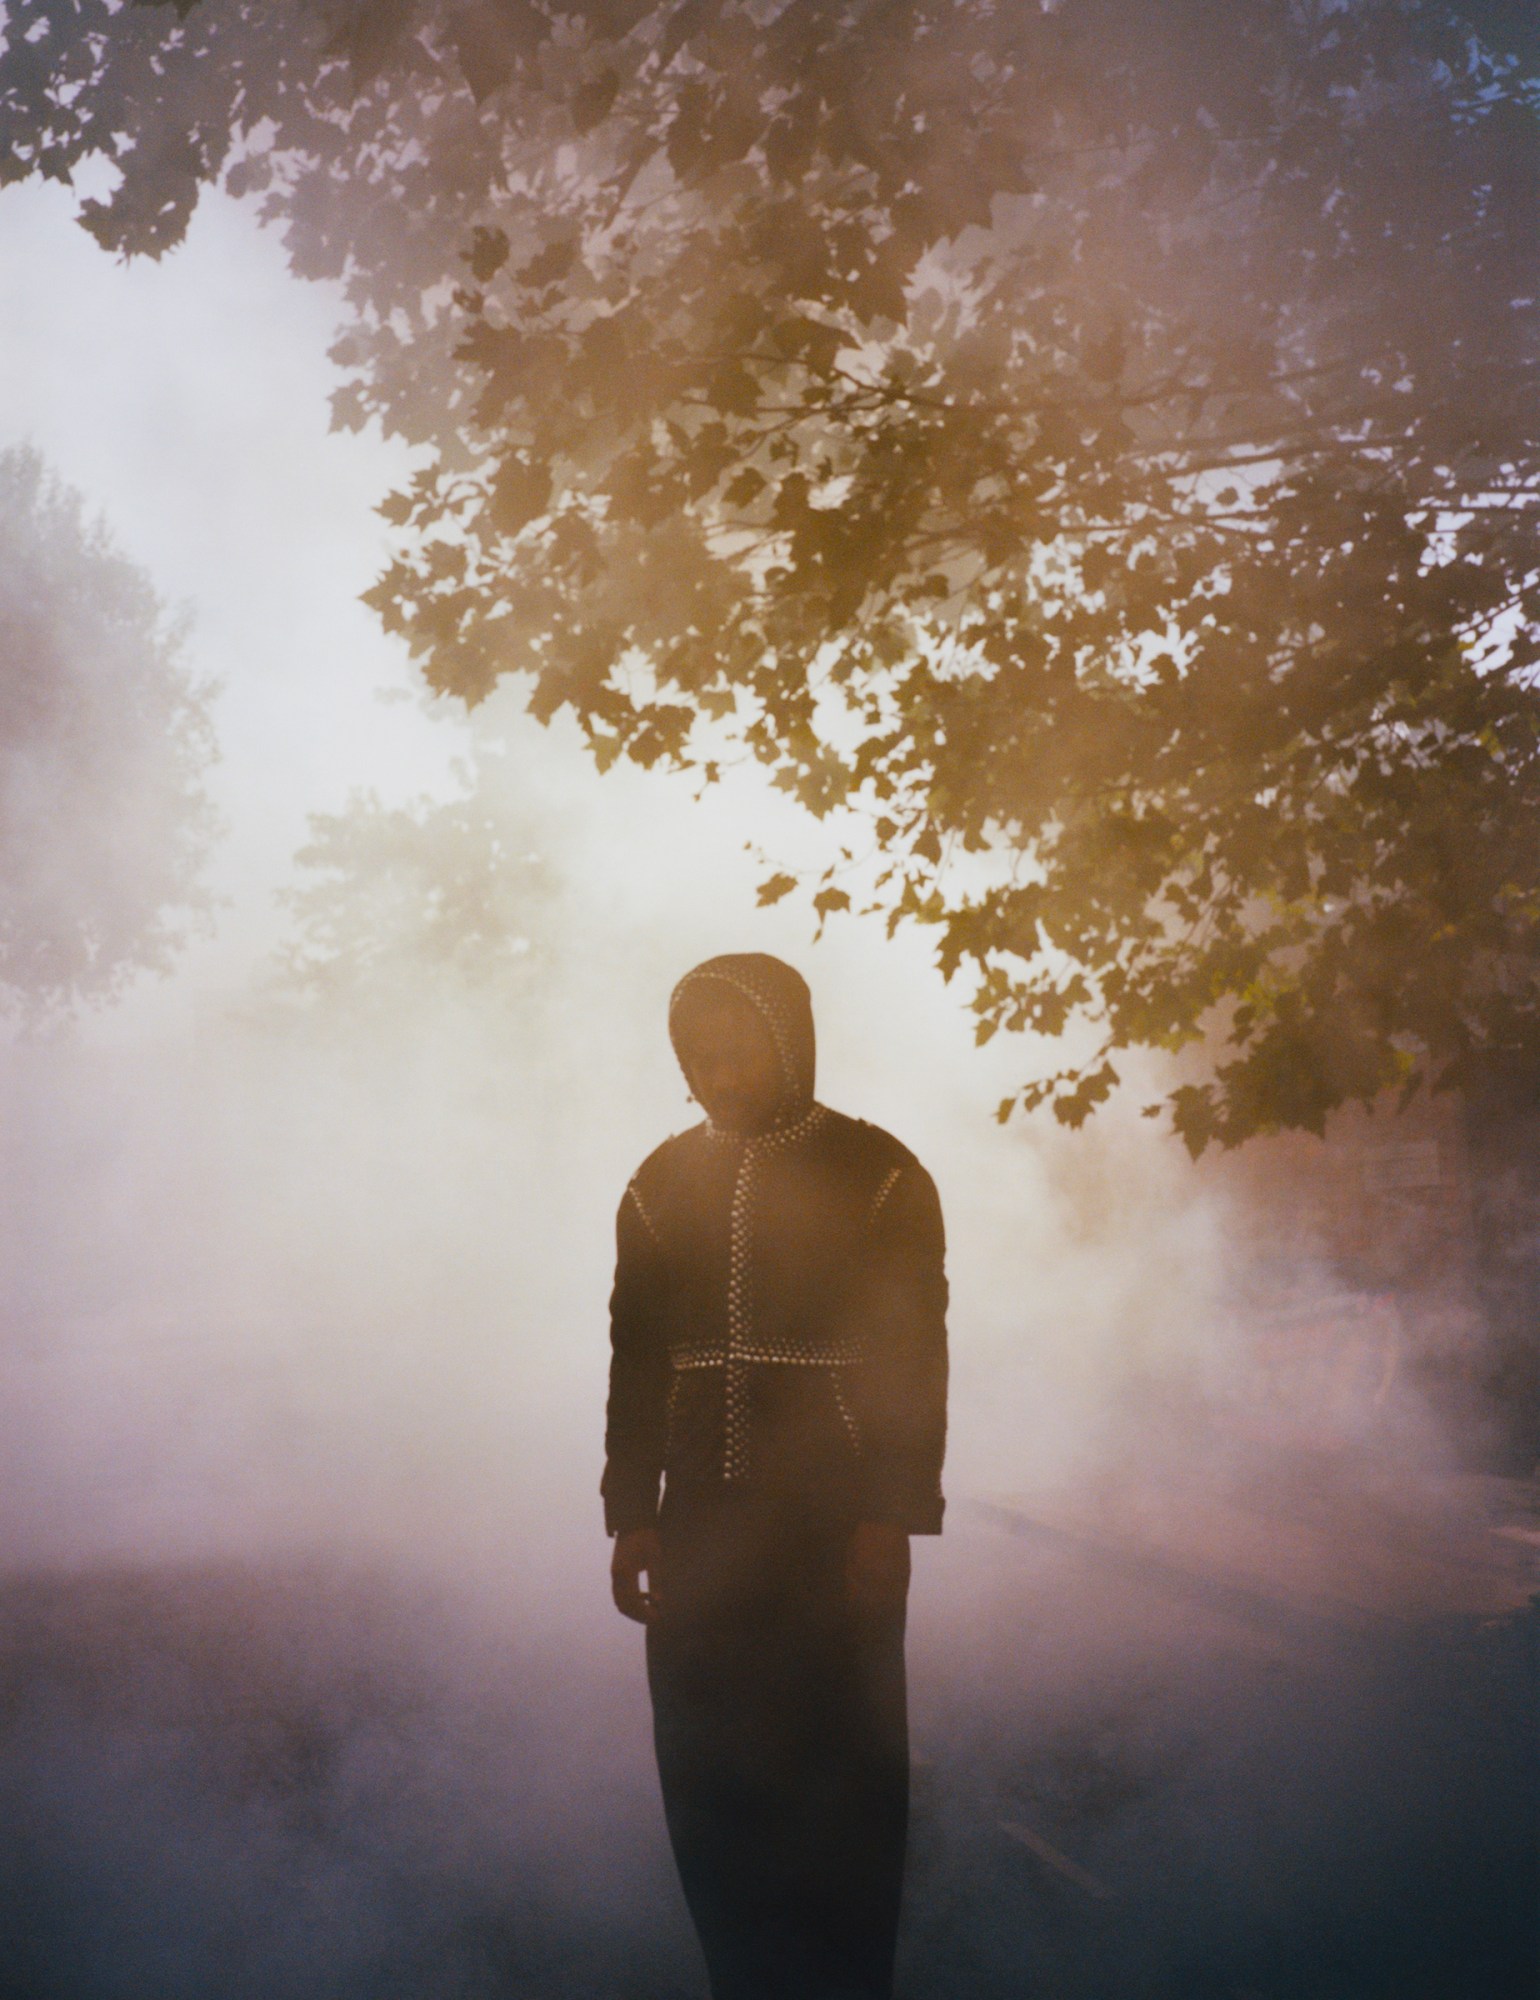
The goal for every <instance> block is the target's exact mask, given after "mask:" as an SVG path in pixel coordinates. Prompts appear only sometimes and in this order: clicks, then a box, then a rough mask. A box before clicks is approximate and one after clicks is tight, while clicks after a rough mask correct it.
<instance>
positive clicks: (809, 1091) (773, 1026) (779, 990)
mask: <svg viewBox="0 0 1540 2000" xmlns="http://www.w3.org/2000/svg"><path fill="white" fill-rule="evenodd" d="M703 980H713V981H715V982H716V984H717V985H719V986H728V987H731V989H732V990H733V992H735V993H739V994H741V995H742V996H743V998H744V999H745V1000H747V1001H749V1002H750V1004H751V1005H752V1006H754V1007H755V1008H757V1009H758V1011H759V1013H760V1015H761V1017H762V1018H763V1020H764V1022H765V1025H766V1026H767V1027H768V1028H769V1030H770V1033H771V1036H772V1037H773V1038H774V1041H775V1047H776V1053H777V1054H778V1055H779V1056H780V1059H781V1074H782V1076H783V1077H784V1078H785V1081H786V1089H785V1095H784V1096H783V1098H782V1101H781V1108H780V1110H779V1111H778V1112H777V1114H776V1123H777V1124H778V1125H780V1124H784V1123H785V1122H786V1121H787V1120H788V1119H792V1118H798V1117H800V1116H801V1115H802V1113H803V1112H804V1111H806V1110H807V1108H808V1106H809V1105H810V1104H811V1103H812V1101H813V1078H814V1067H815V1062H814V1058H815V1047H814V1041H813V996H812V995H811V994H810V993H809V992H808V990H807V981H806V980H805V979H804V978H803V977H802V974H801V973H800V972H798V971H796V970H795V969H794V968H793V967H792V966H789V965H787V964H786V963H785V961H784V960H783V959H779V958H772V957H771V956H770V955H769V953H768V952H763V951H730V952H724V953H723V954H722V956H721V957H720V958H708V959H706V960H705V962H704V963H703V964H701V965H697V966H696V967H695V968H694V969H693V970H692V971H690V972H687V973H686V974H685V976H684V978H683V979H681V980H680V982H679V984H678V985H677V986H676V987H675V988H674V991H673V995H672V997H671V998H670V1000H669V1003H668V1032H669V1040H670V1041H671V1042H672V1043H673V1047H674V1054H675V1055H676V1056H679V1058H680V1067H681V1068H683V1067H684V1058H683V1056H682V1055H680V1049H679V1038H678V1036H677V1035H676V1033H675V1031H674V1020H675V1015H676V1013H677V1011H678V1007H679V1001H680V997H681V995H683V994H685V993H687V992H689V991H690V990H691V989H692V988H693V987H695V986H698V985H699V984H700V983H701V982H702V981H703Z"/></svg>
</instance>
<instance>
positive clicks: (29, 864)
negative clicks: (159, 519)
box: [0, 448, 216, 1019]
mask: <svg viewBox="0 0 1540 2000" xmlns="http://www.w3.org/2000/svg"><path fill="white" fill-rule="evenodd" d="M208 699H209V690H208V688H207V687H206V686H204V685H200V684H199V683H198V682H196V681H195V680H194V679H193V677H192V676H191V675H190V674H189V673H188V671H187V670H186V668H185V667H184V666H183V665H182V663H181V659H180V651H179V638H178V634H177V631H176V629H175V627H174V626H173V625H171V624H169V623H168V621H167V618H166V615H165V612H164V609H163V607H162V606H161V604H160V603H159V601H158V600H157V598H156V596H155V593H154V591H153V589H152V588H151V586H150V583H149V581H148V579H147V578H146V577H145V576H144V575H143V573H142V572H141V571H140V570H138V569H136V568H135V567H134V566H133V565H132V564H131V563H129V562H127V561H125V560H124V558H123V557H122V556H121V555H119V554H117V553H116V551H115V550H114V549H113V547H112V545H111V543H110V542H109V541H108V539H107V537H106V535H105V533H104V532H103V530H102V529H101V528H99V527H93V526H91V525H89V524H88V523H87V522H86V520H85V518H84V515H83V511H82V503H81V499H80V496H79V495H78V494H77V493H74V492H72V491H70V490H68V489H67V488H65V487H63V486H61V485H59V484H58V483H57V482H56V481H55V480H53V479H51V478H50V477H49V475H48V474H47V472H46V471H45V469H44V466H43V462H42V460H41V459H40V458H39V456H38V455H37V453H36V452H34V451H31V450H26V449H21V448H16V449H12V450H8V451H4V452H0V1004H4V1005H6V1006H8V1007H9V1008H10V1009H11V1010H12V1011H13V1012H18V1013H20V1014H22V1015H24V1016H27V1017H29V1018H32V1019H37V1018H40V1017H44V1016H47V1015H51V1014H57V1013H60V1012H63V1011H67V1010H69V1009H70V1008H72V1007H73V1006H75V1005H76V1004H77V1003H79V1002H82V1001H95V1000H103V999H109V998H111V997H112V996H113V995H115V994H116V993H118V992H119V991H120V989H121V988H122V987H123V986H124V985H125V984H126V983H127V982H128V981H129V980H130V979H131V978H132V977H133V976H134V974H135V973H137V972H140V971H154V972H165V971H167V970H168V969H169V968H170V966H171V964H172V962H173V959H174V957H175V954H176V951H177V949H178V947H179V946H180V945H181V944H182V943H183V942H184V940H185V938H186V935H187V931H188V927H189V925H191V924H193V923H195V922H196V921H198V919H199V918H200V917H201V916H202V915H203V914H204V913H205V912H206V911H207V908H208V897H207V894H206V891H205V890H204V889H203V888H202V886H201V885H200V881H199V871H200V868H201V866H202V863H203V860H204V857H205V855H206V853H207V851H208V847H209V844H210V841H211V839H212V837H213V834H214V831H215V826H216V820H215V815H214V812H213V808H212V806H211V805H210V803H209V800H208V798H207V796H206V794H205V791H204V789H203V779H204V774H205V772H206V770H207V768H208V766H209V765H210V764H211V763H212V762H213V760H214V757H215V754H216V753H215V744H214V730H213V724H212V721H211V719H210V715H209V707H208Z"/></svg>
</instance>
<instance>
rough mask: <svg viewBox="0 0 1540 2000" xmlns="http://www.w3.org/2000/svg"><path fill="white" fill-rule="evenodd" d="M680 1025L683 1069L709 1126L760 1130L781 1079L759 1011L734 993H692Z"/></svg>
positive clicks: (775, 1103)
mask: <svg viewBox="0 0 1540 2000" xmlns="http://www.w3.org/2000/svg"><path fill="white" fill-rule="evenodd" d="M683 1029H684V1031H683V1033H682V1034H681V1036H680V1041H681V1044H682V1046H683V1048H684V1049H685V1051H686V1053H685V1056H684V1059H683V1066H684V1073H685V1076H686V1078H687V1079H688V1081H689V1085H690V1088H691V1090H693V1091H694V1093H695V1095H696V1098H697V1099H698V1100H699V1102H700V1103H701V1105H702V1106H704V1108H705V1111H706V1113H707V1116H708V1117H709V1118H710V1119H711V1122H712V1124H713V1125H721V1126H725V1127H726V1129H727V1130H728V1131H729V1132H744V1133H749V1134H753V1133H755V1132H763V1131H764V1130H765V1129H766V1127H767V1126H768V1125H769V1124H770V1122H771V1120H772V1119H773V1118H774V1117H775V1113H776V1107H777V1106H778V1105H779V1103H780V1101H781V1093H782V1091H783V1089H784V1088H785V1078H784V1077H783V1076H782V1074H781V1064H780V1058H779V1057H778V1056H777V1054H776V1051H775V1041H774V1039H773V1037H772V1036H771V1033H770V1030H769V1028H768V1027H767V1026H766V1025H765V1022H764V1020H763V1018H762V1017H761V1015H760V1013H759V1010H758V1009H757V1008H756V1007H754V1006H753V1005H752V1004H751V1003H750V1002H749V1001H747V1000H743V999H740V998H739V996H738V995H737V994H736V993H731V992H728V993H724V994H722V995H720V996H717V995H715V994H712V995H709V996H707V995H692V996H691V1000H690V1010H689V1013H688V1015H687V1016H686V1019H685V1022H684V1024H683Z"/></svg>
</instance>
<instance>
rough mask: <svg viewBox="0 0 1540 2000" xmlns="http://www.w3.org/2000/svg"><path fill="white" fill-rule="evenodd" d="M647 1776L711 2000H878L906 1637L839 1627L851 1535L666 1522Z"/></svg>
mask: <svg viewBox="0 0 1540 2000" xmlns="http://www.w3.org/2000/svg"><path fill="white" fill-rule="evenodd" d="M663 1533H664V1550H663V1553H664V1563H663V1576H662V1589H663V1596H664V1600H665V1603H664V1608H663V1610H662V1612H661V1613H660V1614H659V1616H658V1617H657V1618H656V1619H655V1621H654V1622H653V1624H651V1625H650V1626H649V1628H648V1633H647V1676H648V1683H649V1686H650V1689H651V1693H652V1712H653V1732H654V1740H655V1742H656V1745H657V1753H658V1775H659V1777H660V1779H661V1781H662V1787H663V1805H664V1811H665V1814H666V1816H667V1820H668V1829H669V1836H670V1838H671V1840H672V1842H673V1848H674V1856H675V1860H676V1861H677V1863H678V1867H679V1875H680V1880H681V1882H682V1884H683V1887H684V1893H685V1899H686V1901H687V1902H688V1904H689V1906H690V1913H691V1915H692V1917H693V1918H694V1920H695V1927H696V1930H697V1932H698V1934H699V1936H700V1941H701V1945H702V1948H703V1950H704V1952H705V1956H706V1965H707V1969H708V1971H709V1973H710V1976H711V1991H712V1995H713V2000H888V1996H889V1995H890V1994H891V1992H892V1985H893V1947H894V1939H895V1935H896V1932H897V1928H898V1905H899V1894H900V1890H901V1888H902V1883H903V1869H904V1841H905V1835H906V1831H907V1822H908V1808H909V1747H908V1729H907V1717H906V1705H905V1689H904V1621H903V1614H902V1612H900V1613H898V1614H897V1615H896V1616H890V1617H882V1618H872V1617H870V1616H862V1615H858V1614H857V1613H855V1612H854V1611H852V1609H851V1608H850V1606H849V1604H848V1602H847V1599H846V1592H845V1584H844V1562H845V1552H846V1548H847V1545H848V1541H849V1526H848V1524H842V1523H839V1522H837V1521H827V1520H820V1519H818V1518H816V1517H813V1518H807V1517H802V1518H796V1517H788V1516H786V1515H785V1514H781V1513H771V1514H768V1515H767V1514H762V1513H757V1512H756V1511H755V1510H754V1509H752V1508H749V1507H745V1506H741V1505H726V1504H722V1505H717V1506H712V1507H707V1508H702V1509H699V1510H693V1511H687V1510H686V1511H683V1515H682V1518H681V1517H680V1515H676V1516H675V1518H674V1519H673V1520H670V1519H669V1517H668V1515H667V1513H666V1514H665V1519H664V1529H663Z"/></svg>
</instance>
